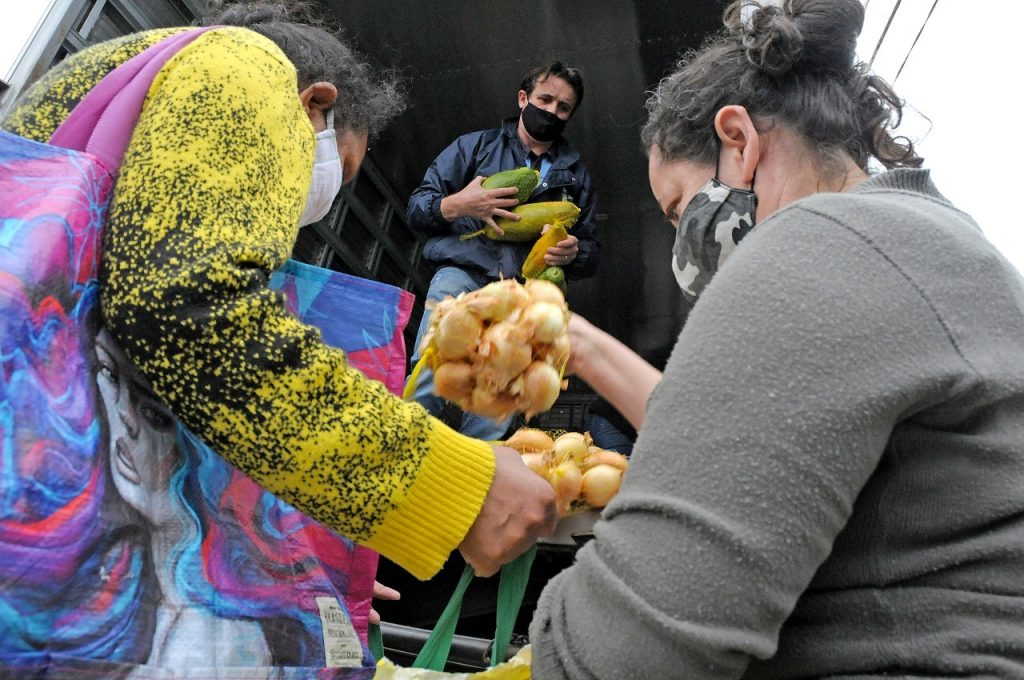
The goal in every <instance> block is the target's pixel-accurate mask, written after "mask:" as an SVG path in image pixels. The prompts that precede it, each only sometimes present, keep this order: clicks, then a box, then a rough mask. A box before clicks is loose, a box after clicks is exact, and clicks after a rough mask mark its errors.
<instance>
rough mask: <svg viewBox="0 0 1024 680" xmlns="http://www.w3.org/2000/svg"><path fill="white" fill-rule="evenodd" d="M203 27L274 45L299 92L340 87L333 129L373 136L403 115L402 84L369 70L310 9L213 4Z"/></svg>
mask: <svg viewBox="0 0 1024 680" xmlns="http://www.w3.org/2000/svg"><path fill="white" fill-rule="evenodd" d="M200 23H201V25H203V26H210V25H228V26H241V27H243V28H248V29H250V30H252V31H255V32H256V33H259V34H260V35H262V36H264V37H265V38H268V39H270V40H271V41H273V42H274V44H276V45H277V46H278V47H279V48H280V49H281V51H282V52H284V53H285V56H287V57H288V59H289V60H291V62H292V64H294V65H295V70H296V71H297V73H298V79H299V89H300V90H303V89H305V88H306V87H308V86H309V85H311V84H313V83H316V82H320V81H325V82H328V83H331V84H332V85H334V86H335V87H337V88H338V93H339V94H338V100H337V101H336V102H335V103H334V127H335V128H347V129H350V130H353V131H355V132H368V133H370V135H375V134H377V133H378V132H380V131H381V130H382V129H383V128H384V127H385V126H386V125H387V123H388V122H389V121H390V120H391V119H392V118H394V117H395V116H397V115H398V114H399V113H401V112H402V111H404V110H405V106H406V104H405V94H404V92H403V91H402V88H401V86H400V83H399V81H398V79H397V78H396V77H394V76H393V75H392V74H391V73H387V72H376V71H375V70H374V69H373V68H371V66H370V65H369V64H368V63H366V61H365V60H364V59H363V57H362V55H360V54H358V53H357V52H355V51H354V50H352V49H351V48H350V47H349V46H348V45H347V44H346V43H345V41H344V40H343V38H342V34H341V30H340V29H338V28H335V27H332V26H330V25H329V24H328V23H327V21H326V20H325V19H324V18H323V17H322V15H321V14H319V12H318V11H317V10H316V9H315V7H314V6H313V4H312V3H309V2H303V1H301V0H248V1H243V2H225V1H224V0H211V1H210V2H207V13H206V15H204V16H203V18H202V19H201V20H200Z"/></svg>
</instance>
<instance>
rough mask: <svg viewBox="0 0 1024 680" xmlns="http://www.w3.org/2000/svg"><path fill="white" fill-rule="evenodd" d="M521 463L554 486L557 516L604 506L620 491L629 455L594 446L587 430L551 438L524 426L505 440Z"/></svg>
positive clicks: (542, 432)
mask: <svg viewBox="0 0 1024 680" xmlns="http://www.w3.org/2000/svg"><path fill="white" fill-rule="evenodd" d="M505 445H506V446H509V447H511V448H513V449H515V450H516V451H519V453H520V454H521V455H522V457H523V463H525V464H526V467H528V468H530V469H531V470H533V471H534V472H536V473H537V474H538V475H540V476H541V477H543V478H544V479H546V480H547V481H548V482H549V483H550V484H551V487H552V488H553V489H554V490H555V503H556V505H557V506H558V516H559V517H565V516H566V515H568V514H571V513H572V512H575V511H577V510H585V509H587V508H603V507H604V506H606V505H608V503H609V501H611V499H612V497H613V496H615V494H616V493H618V491H619V487H620V486H621V484H622V475H623V473H625V471H626V468H627V467H629V459H627V458H626V457H625V456H624V455H622V454H621V453H617V452H615V451H608V450H606V449H602V448H600V447H597V446H594V444H593V440H592V439H591V438H590V434H589V433H582V434H581V433H579V432H566V433H565V434H563V435H561V436H559V437H558V438H556V439H552V438H551V436H550V435H548V434H547V433H546V432H544V431H543V430H538V429H535V428H529V427H524V428H520V429H519V430H517V431H516V432H515V433H514V434H513V435H512V436H511V437H509V438H508V441H506V442H505Z"/></svg>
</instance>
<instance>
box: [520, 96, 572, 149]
mask: <svg viewBox="0 0 1024 680" xmlns="http://www.w3.org/2000/svg"><path fill="white" fill-rule="evenodd" d="M522 117H523V127H524V128H526V131H527V132H528V133H529V134H530V136H531V137H533V138H534V139H536V140H537V141H538V142H550V141H552V140H554V139H557V138H558V135H560V134H562V130H564V129H565V124H566V123H567V122H568V121H565V120H562V119H561V118H559V117H558V116H556V115H555V114H553V113H551V112H549V111H545V110H544V109H539V108H537V107H536V106H534V105H533V104H531V103H530V102H526V106H525V107H523V113H522Z"/></svg>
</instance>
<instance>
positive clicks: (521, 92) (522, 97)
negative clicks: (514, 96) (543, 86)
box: [519, 90, 530, 108]
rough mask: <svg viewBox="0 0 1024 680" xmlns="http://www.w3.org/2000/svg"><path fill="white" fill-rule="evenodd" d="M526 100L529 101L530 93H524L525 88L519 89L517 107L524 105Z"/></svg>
mask: <svg viewBox="0 0 1024 680" xmlns="http://www.w3.org/2000/svg"><path fill="white" fill-rule="evenodd" d="M528 101H530V95H528V94H526V90H519V108H523V107H524V106H526V102H528Z"/></svg>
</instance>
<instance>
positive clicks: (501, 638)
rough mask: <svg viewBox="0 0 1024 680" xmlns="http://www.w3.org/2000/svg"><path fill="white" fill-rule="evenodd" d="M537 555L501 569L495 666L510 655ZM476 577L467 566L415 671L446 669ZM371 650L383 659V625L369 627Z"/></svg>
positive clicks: (534, 549) (522, 557) (530, 554)
mask: <svg viewBox="0 0 1024 680" xmlns="http://www.w3.org/2000/svg"><path fill="white" fill-rule="evenodd" d="M536 555H537V546H533V547H532V548H530V549H529V550H527V551H526V552H525V553H523V554H522V555H520V556H519V557H517V558H516V559H514V560H512V561H511V562H509V563H508V564H506V565H505V566H503V567H502V568H501V581H500V582H499V583H498V607H497V624H496V626H495V630H494V645H493V647H492V648H491V666H492V667H493V666H497V665H498V664H499V663H501V662H502V661H503V660H504V659H505V656H506V655H507V653H508V646H509V643H510V642H511V641H512V629H513V628H514V627H515V624H516V618H517V617H518V616H519V608H520V607H521V606H522V604H523V597H524V596H525V595H526V584H527V582H528V581H529V578H530V568H531V567H532V566H533V558H534V557H536ZM473 576H474V574H473V567H471V566H469V565H468V564H467V565H466V568H465V570H463V572H462V576H461V577H460V578H459V582H458V584H457V585H456V586H455V592H453V593H452V596H451V598H450V599H449V600H448V604H447V605H446V606H445V608H444V611H443V612H441V616H440V618H438V620H437V624H436V625H435V626H434V630H432V631H431V633H430V636H429V637H427V641H426V642H425V643H423V648H422V649H421V650H420V653H419V654H417V655H416V660H415V661H413V662H412V668H423V669H427V670H432V671H443V670H444V665H445V664H446V663H447V662H448V655H449V654H450V653H451V651H452V640H453V639H454V638H455V624H457V623H458V621H459V614H460V612H461V611H462V600H463V598H464V597H465V595H466V589H467V588H469V584H470V582H471V581H472V580H473ZM369 647H370V651H371V652H373V655H374V656H375V657H376V658H378V659H380V658H383V657H384V643H383V640H382V639H381V634H380V626H377V625H373V624H371V625H370V628H369Z"/></svg>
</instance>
